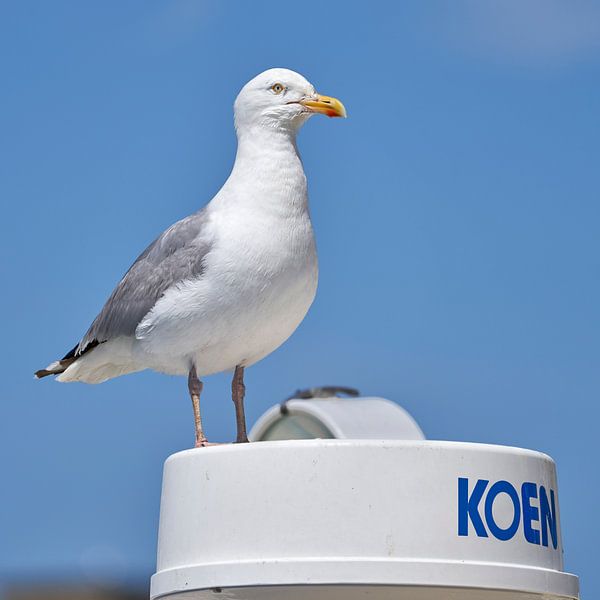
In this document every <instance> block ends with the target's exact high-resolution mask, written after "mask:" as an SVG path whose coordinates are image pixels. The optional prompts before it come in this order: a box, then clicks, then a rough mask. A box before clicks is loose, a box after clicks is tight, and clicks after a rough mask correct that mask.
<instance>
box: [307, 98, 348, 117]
mask: <svg viewBox="0 0 600 600" xmlns="http://www.w3.org/2000/svg"><path fill="white" fill-rule="evenodd" d="M300 104H302V105H303V106H306V107H307V108H310V109H311V110H312V111H314V112H318V113H323V114H324V115H327V116H328V117H345V116H346V109H345V108H344V105H343V104H342V103H341V102H340V101H339V100H338V99H337V98H331V97H330V96H321V94H317V95H316V97H314V98H307V99H306V100H301V101H300Z"/></svg>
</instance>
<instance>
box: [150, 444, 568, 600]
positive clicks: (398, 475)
mask: <svg viewBox="0 0 600 600" xmlns="http://www.w3.org/2000/svg"><path fill="white" fill-rule="evenodd" d="M486 482H487V483H486ZM552 499H554V509H552V506H551V503H552ZM554 546H556V547H554ZM562 569H563V561H562V539H561V533H560V516H559V507H558V489H557V483H556V472H555V466H554V463H553V461H552V460H551V459H550V458H549V457H548V456H546V455H544V454H541V453H538V452H533V451H529V450H522V449H518V448H509V447H503V446H491V445H485V444H468V443H460V442H432V441H400V440H394V441H381V440H301V441H281V442H256V443H251V444H244V445H223V446H216V447H208V448H201V449H197V450H187V451H185V452H180V453H178V454H175V455H173V456H171V457H170V458H169V459H168V460H167V462H166V464H165V472H164V481H163V494H162V503H161V516H160V530H159V544H158V565H157V573H156V574H155V575H154V576H153V578H152V587H151V597H152V598H153V599H155V598H161V597H164V598H170V599H176V598H181V599H184V598H185V599H188V600H191V599H198V600H200V599H202V600H205V599H209V598H210V599H214V600H224V599H225V598H227V599H237V600H255V599H256V600H259V599H261V600H271V599H273V600H275V598H277V599H280V598H286V600H296V599H297V600H322V599H328V600H337V599H339V600H342V598H343V599H344V600H354V599H359V598H360V599H363V598H364V599H365V600H366V599H370V598H378V599H381V600H387V599H388V598H389V599H390V600H391V599H392V598H394V599H398V600H400V599H407V600H408V599H409V598H410V599H411V600H442V599H451V600H455V599H456V600H458V599H459V598H460V599H461V600H471V599H472V600H475V599H477V600H509V599H510V600H534V599H536V600H563V599H564V600H566V599H577V598H578V597H579V596H578V580H577V577H575V576H574V575H570V574H568V573H564V572H563V571H562Z"/></svg>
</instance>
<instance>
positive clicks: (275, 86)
mask: <svg viewBox="0 0 600 600" xmlns="http://www.w3.org/2000/svg"><path fill="white" fill-rule="evenodd" d="M283 90H285V88H284V87H283V84H281V83H274V84H273V85H272V86H271V91H272V92H274V93H275V94H281V92H283Z"/></svg>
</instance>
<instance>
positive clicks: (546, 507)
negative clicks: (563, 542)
mask: <svg viewBox="0 0 600 600" xmlns="http://www.w3.org/2000/svg"><path fill="white" fill-rule="evenodd" d="M540 513H541V521H542V545H543V546H547V545H548V528H550V536H551V537H552V547H553V548H554V549H556V546H557V544H558V536H557V528H556V507H555V504H554V490H550V503H548V495H547V494H546V488H545V487H544V486H543V485H541V486H540Z"/></svg>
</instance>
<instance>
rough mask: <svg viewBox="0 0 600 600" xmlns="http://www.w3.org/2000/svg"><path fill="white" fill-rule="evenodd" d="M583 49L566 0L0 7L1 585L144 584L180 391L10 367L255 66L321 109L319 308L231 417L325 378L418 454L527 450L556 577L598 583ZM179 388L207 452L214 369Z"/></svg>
mask: <svg viewBox="0 0 600 600" xmlns="http://www.w3.org/2000/svg"><path fill="white" fill-rule="evenodd" d="M599 40H600V6H599V5H598V4H597V3H593V2H581V1H578V0H575V1H572V2H567V1H566V0H565V1H562V0H561V1H558V0H546V1H542V0H518V1H517V0H508V1H507V2H502V3H500V2H490V1H487V0H483V1H480V2H475V1H474V0H473V1H471V0H469V1H467V0H459V1H458V2H450V1H427V2H419V1H416V0H414V1H406V2H402V3H396V2H370V3H368V4H367V3H362V2H361V3H358V2H357V3H354V2H350V1H348V2H345V3H342V4H340V3H312V4H311V3H309V4H308V5H306V4H305V5H303V7H302V9H301V10H298V7H297V6H296V5H294V4H293V3H289V2H252V3H250V2H241V1H239V2H208V1H192V0H173V1H172V2H156V1H132V0H125V1H122V2H118V3H117V2H112V3H91V2H76V1H74V0H73V1H70V2H65V1H61V0H55V1H54V2H52V3H50V2H42V1H38V2H17V1H13V2H3V3H2V6H1V8H0V57H1V58H0V76H1V78H2V82H3V85H2V88H3V91H2V95H1V99H0V105H1V107H2V110H1V111H0V132H1V133H0V194H1V197H2V205H3V212H4V220H3V224H4V227H3V235H2V244H3V249H2V253H3V257H4V258H3V260H2V263H1V268H2V279H3V281H4V282H5V284H4V286H3V292H4V293H3V294H2V295H1V297H0V310H1V313H2V314H3V315H4V318H3V320H2V330H3V332H4V340H5V343H4V344H3V348H2V364H3V366H4V369H3V371H4V373H3V378H2V384H1V385H2V418H1V420H0V428H1V430H2V431H1V434H2V435H1V438H0V439H1V444H2V453H3V456H4V461H3V469H4V481H5V485H6V488H5V493H4V494H3V502H2V506H3V510H2V511H1V514H0V529H1V531H2V535H1V536H0V565H2V566H1V567H0V577H2V578H6V579H19V578H26V577H46V576H48V575H53V576H65V577H66V576H69V577H70V576H72V577H77V578H83V579H86V578H91V579H95V578H99V577H102V576H103V575H105V574H110V576H111V577H113V578H115V579H117V580H135V579H142V580H143V578H144V577H146V576H147V575H148V574H149V573H150V572H152V570H153V568H154V553H155V538H156V522H157V516H158V501H159V493H160V477H161V464H162V461H163V460H164V459H165V458H166V457H167V456H168V455H169V454H170V453H172V452H175V451H177V450H180V449H183V448H186V447H188V446H189V445H190V443H191V442H192V440H193V420H192V414H191V407H190V402H189V399H188V396H187V390H186V385H185V381H184V380H183V379H180V378H175V377H168V376H164V375H159V374H155V373H142V374H136V375H132V376H129V377H124V378H120V379H117V380H113V381H111V382H108V383H106V384H103V385H101V386H85V385H78V384H73V385H59V384H58V383H54V382H52V381H48V380H45V381H43V382H36V381H34V380H33V378H32V372H33V371H34V370H35V369H36V368H40V367H43V366H45V365H46V364H47V363H48V362H49V361H50V360H52V359H54V358H56V357H58V356H59V355H61V354H62V353H64V352H66V351H67V350H68V349H70V348H71V347H72V346H73V345H74V343H75V342H76V341H77V340H78V339H79V337H80V336H81V335H82V334H83V333H84V331H85V329H86V328H87V326H88V325H89V323H90V322H91V320H92V319H93V317H94V316H95V315H96V313H97V312H98V310H99V309H100V308H101V305H102V303H103V302H104V300H105V299H106V297H107V296H108V294H109V293H110V291H111V289H112V287H113V286H114V285H115V283H116V282H117V281H118V279H119V278H120V276H121V275H122V274H123V272H124V271H125V270H126V268H127V267H128V266H129V264H130V263H131V261H132V260H133V259H134V258H135V257H136V256H137V254H138V253H139V252H140V251H141V250H142V249H143V248H144V247H145V246H146V245H147V244H148V243H149V242H150V241H151V240H152V239H153V238H154V237H155V236H156V235H157V234H158V233H159V232H160V231H161V230H162V229H164V228H165V227H166V226H168V225H169V224H171V223H172V222H174V221H175V220H177V219H179V218H181V217H183V216H185V215H186V214H188V213H190V212H193V211H195V210H197V209H198V208H199V207H201V206H202V205H203V204H204V203H206V202H207V201H208V200H209V199H210V198H211V197H212V195H213V194H214V193H215V192H216V191H217V190H218V188H219V187H220V185H221V184H222V182H223V181H224V179H225V178H226V176H227V175H228V172H229V169H230V167H231V164H232V161H233V157H234V153H235V136H234V133H233V127H232V103H233V100H234V98H235V95H236V94H237V92H238V90H239V88H240V87H241V86H242V85H243V84H244V83H245V82H246V81H247V80H248V79H250V78H251V77H252V76H254V75H255V74H256V73H258V72H260V71H262V70H264V69H266V68H269V67H273V66H283V67H288V68H292V69H295V70H297V71H299V72H301V73H303V74H304V75H305V76H306V77H307V78H308V79H310V80H311V81H312V82H313V83H314V84H315V86H316V88H317V89H318V90H320V91H321V92H322V93H325V94H329V95H334V96H337V97H339V98H340V99H342V100H343V101H344V103H345V105H346V107H347V109H348V114H349V118H348V119H347V120H345V121H341V120H328V119H325V118H320V119H317V118H314V119H312V120H311V122H310V123H309V124H308V125H307V127H306V128H305V129H304V131H303V132H302V134H301V136H300V140H299V145H300V150H301V152H302V156H303V160H304V164H305V169H306V172H307V175H308V180H309V190H310V197H311V209H312V215H313V220H314V224H315V229H316V233H317V239H318V248H319V256H320V268H321V274H320V284H319V291H318V295H317V299H316V302H315V304H314V306H313V308H312V309H311V311H310V313H309V315H308V316H307V318H306V319H305V321H304V322H303V324H302V325H301V327H300V328H299V329H298V331H297V332H296V334H295V335H294V336H293V337H292V338H291V339H290V340H289V341H288V342H287V343H286V344H285V345H284V346H283V347H282V348H281V349H279V350H278V351H277V352H275V353H274V354H273V355H271V356H270V357H268V358H267V359H265V360H264V361H262V362H261V363H260V364H258V365H256V366H255V367H253V368H251V369H250V370H249V372H248V374H247V387H248V397H247V398H248V401H247V413H248V420H249V421H250V422H253V421H254V420H255V419H256V418H257V417H258V416H259V415H260V414H262V412H263V411H264V410H266V409H267V408H268V407H269V406H270V405H272V404H274V403H275V402H278V401H280V400H281V399H282V398H284V397H286V396H288V395H289V394H290V393H291V392H292V391H293V390H295V389H297V388H299V387H308V386H312V385H319V384H324V383H336V384H344V385H351V386H355V387H357V388H359V389H360V390H361V391H362V392H363V394H365V395H381V396H384V397H387V398H390V399H392V400H395V401H397V402H399V403H401V404H402V405H403V406H404V407H405V408H406V409H408V410H409V411H410V412H411V413H412V414H413V415H414V416H415V418H416V419H417V420H418V422H419V423H420V425H421V426H422V428H423V429H424V430H425V432H426V434H427V436H428V437H429V438H433V439H451V440H469V441H481V442H492V443H500V444H509V445H517V446H524V447H529V448H534V449H539V450H543V451H545V452H547V453H549V454H550V455H551V456H553V457H554V459H555V460H556V461H557V465H558V474H559V481H560V503H561V514H562V527H563V536H564V545H565V554H566V567H567V569H568V570H570V571H572V572H575V573H577V574H578V575H580V576H581V577H582V589H583V592H584V595H586V596H588V597H593V596H594V593H595V594H596V595H598V594H599V593H600V575H599V573H598V569H597V566H596V562H597V560H596V552H595V549H596V546H597V541H596V537H597V535H598V533H599V532H598V528H597V527H595V526H594V525H593V524H594V523H595V521H594V517H593V515H594V514H595V512H596V504H597V501H596V499H597V497H598V495H599V494H600V474H599V469H598V467H597V465H596V464H595V463H596V461H597V457H598V452H597V449H595V448H594V447H593V445H592V444H593V440H594V438H596V437H597V423H598V420H599V418H600V408H599V406H600V405H599V403H598V392H599V389H600V369H599V368H598V363H599V359H600V347H599V346H600V342H599V340H600V335H599V334H600V327H599V319H598V306H599V305H600V278H599V275H600V258H599V256H600V253H599V250H600V241H599V240H600V225H599V223H600V209H599V189H600V186H599V184H600V181H599V180H600V174H599V173H600V171H599V170H598V163H599V159H600V156H599V154H600V152H599V151H600V136H599V124H600V123H599V119H598V106H599V105H600V41H599ZM204 398H205V399H204V411H203V414H204V419H205V425H206V429H207V432H208V434H209V436H210V437H211V438H212V439H214V440H230V439H232V438H233V437H234V419H233V408H232V406H231V401H230V399H229V375H228V374H227V375H218V376H215V377H212V378H209V379H207V381H206V382H205V395H204ZM591 524H592V525H591Z"/></svg>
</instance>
